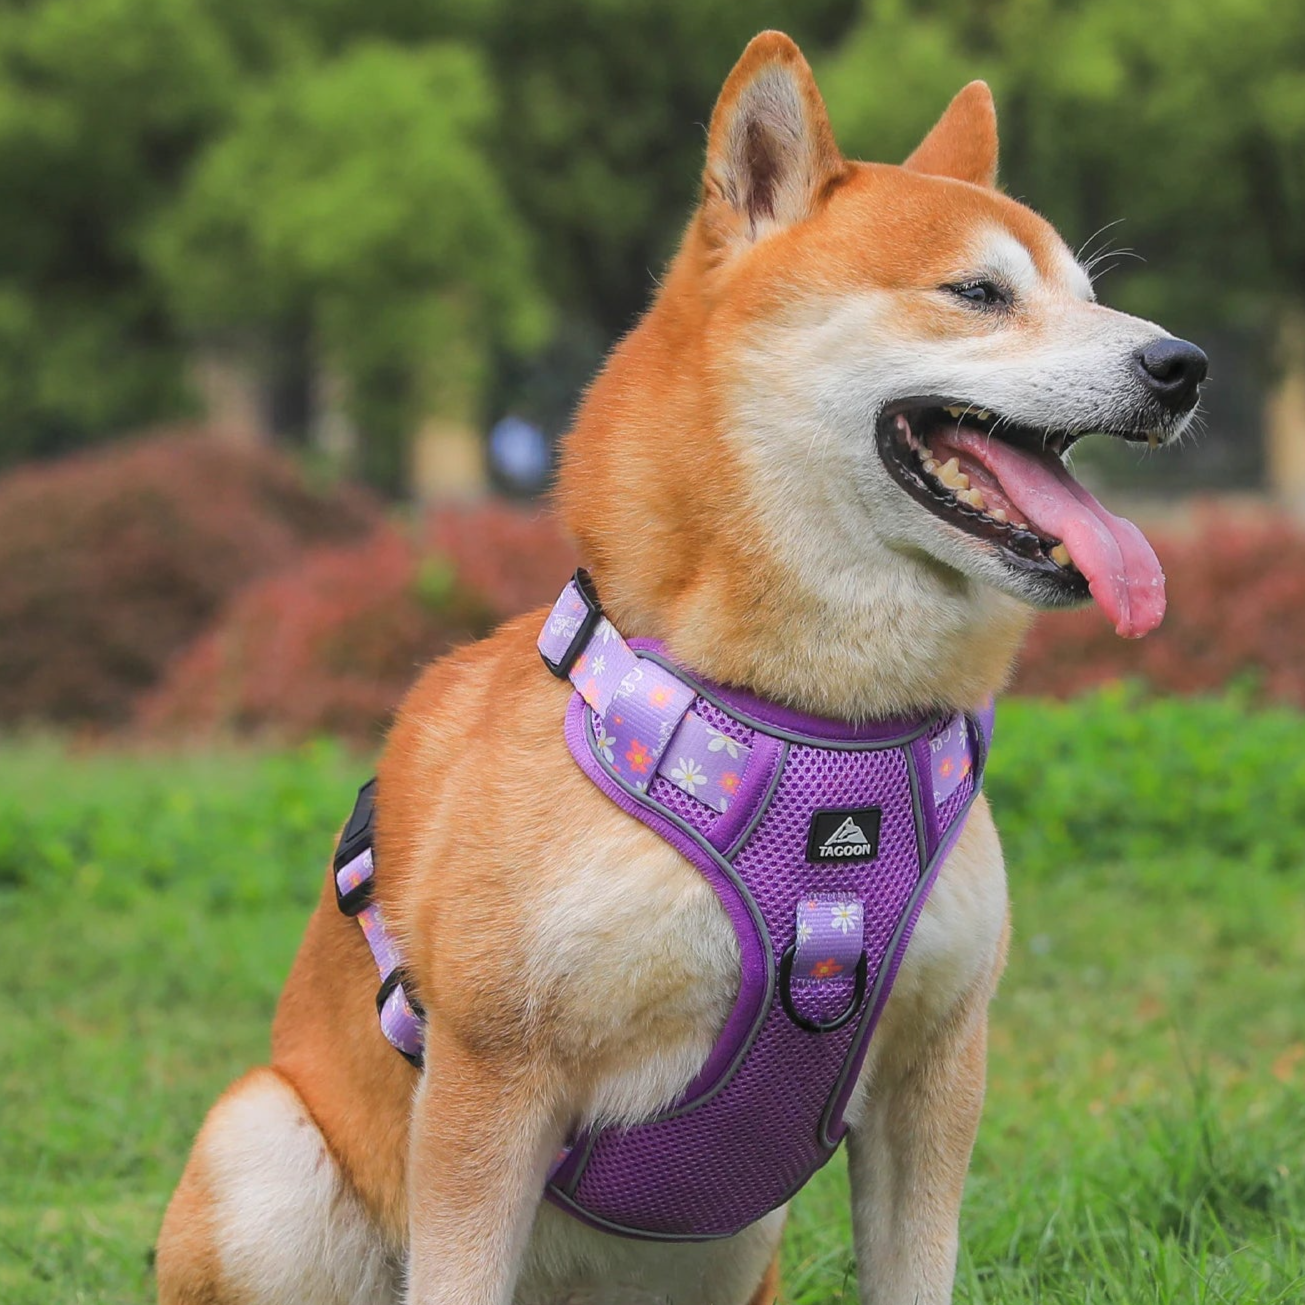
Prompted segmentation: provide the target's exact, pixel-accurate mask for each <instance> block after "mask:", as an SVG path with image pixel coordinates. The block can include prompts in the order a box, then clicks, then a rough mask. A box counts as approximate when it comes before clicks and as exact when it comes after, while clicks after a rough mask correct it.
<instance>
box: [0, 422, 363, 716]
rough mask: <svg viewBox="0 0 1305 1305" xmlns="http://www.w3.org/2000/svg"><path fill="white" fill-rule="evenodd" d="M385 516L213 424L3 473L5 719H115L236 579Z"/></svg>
mask: <svg viewBox="0 0 1305 1305" xmlns="http://www.w3.org/2000/svg"><path fill="white" fill-rule="evenodd" d="M376 519H377V516H376V510H375V509H374V507H373V506H372V505H371V501H370V500H369V499H368V498H366V497H365V496H364V497H359V496H358V495H350V496H347V497H346V496H344V495H341V494H339V493H335V492H323V491H318V490H315V489H312V488H311V487H309V486H308V485H307V484H306V483H305V482H304V480H303V478H302V477H301V476H300V475H299V474H298V471H297V470H296V468H295V466H294V464H293V463H291V462H290V461H288V460H287V459H285V458H283V457H280V456H278V455H276V454H274V453H272V452H269V451H267V450H261V449H246V448H237V447H232V446H230V445H227V444H222V443H218V442H216V441H214V440H213V439H211V438H208V437H205V436H204V435H202V434H199V433H189V434H172V435H162V436H154V437H151V438H147V439H141V440H138V441H133V442H131V443H126V444H118V445H114V446H111V447H108V448H104V449H100V450H97V451H95V452H92V453H87V454H84V455H80V456H77V457H73V458H68V459H66V460H64V461H62V462H59V463H53V464H49V465H45V466H35V467H26V468H22V469H20V470H18V471H15V472H13V473H11V474H10V475H8V476H6V477H4V479H3V480H0V721H5V722H20V721H30V720H44V721H56V722H62V723H79V724H86V723H91V724H109V723H113V722H116V721H120V720H122V719H124V718H126V717H127V716H128V715H129V713H130V710H131V705H132V702H133V699H134V698H135V697H136V695H137V694H138V693H140V692H141V691H142V690H143V689H145V688H148V687H149V686H150V685H152V684H154V683H155V682H156V681H157V680H158V678H159V676H160V674H161V673H162V670H163V667H164V666H165V665H166V664H167V662H168V661H169V660H170V659H171V658H172V657H173V656H174V655H175V654H176V653H177V651H178V650H179V649H180V648H182V647H183V646H184V645H186V644H188V643H189V642H190V641H191V640H193V639H194V638H195V636H196V635H197V634H198V633H199V632H200V631H201V630H202V629H203V628H204V627H205V626H206V625H207V624H208V622H209V621H210V620H211V619H212V618H213V616H214V614H215V613H216V611H217V610H218V608H219V607H220V606H221V605H222V603H223V602H224V601H225V600H226V599H227V598H228V596H229V595H231V594H232V593H233V592H234V591H235V590H237V589H238V588H240V587H241V586H243V585H244V584H246V583H247V582H248V581H249V580H251V579H253V578H254V577H256V576H259V575H261V574H264V573H265V572H267V571H270V570H272V569H274V568H276V567H280V566H283V565H285V564H286V563H287V562H289V561H290V560H292V559H293V558H295V557H297V556H298V555H299V554H300V553H301V552H302V551H303V549H304V548H305V547H306V546H309V545H313V544H320V543H324V542H328V541H333V540H346V539H350V538H356V537H358V536H359V535H361V534H363V533H364V532H366V531H367V530H369V529H371V528H372V526H373V525H374V523H375V521H376Z"/></svg>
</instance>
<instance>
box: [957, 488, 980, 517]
mask: <svg viewBox="0 0 1305 1305" xmlns="http://www.w3.org/2000/svg"><path fill="white" fill-rule="evenodd" d="M956 497H957V498H958V499H960V501H961V502H962V503H965V504H968V505H969V506H970V507H972V508H978V509H979V511H980V512H982V511H983V507H984V503H983V495H982V494H981V493H979V491H978V490H977V489H963V490H961V492H960V493H959V494H957V495H956Z"/></svg>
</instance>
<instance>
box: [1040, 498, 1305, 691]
mask: <svg viewBox="0 0 1305 1305" xmlns="http://www.w3.org/2000/svg"><path fill="white" fill-rule="evenodd" d="M1152 543H1154V544H1155V545H1156V552H1157V553H1158V554H1159V555H1160V560H1161V562H1162V563H1163V564H1164V569H1165V575H1166V578H1167V591H1168V597H1169V608H1168V612H1167V614H1166V616H1165V620H1164V624H1163V625H1162V626H1161V627H1160V629H1159V630H1157V631H1156V632H1155V633H1154V634H1152V635H1148V636H1147V638H1145V639H1142V640H1140V641H1138V642H1136V643H1133V642H1129V641H1127V640H1123V639H1120V638H1118V637H1117V636H1116V635H1115V633H1114V631H1113V630H1112V629H1111V628H1110V625H1109V623H1108V622H1107V621H1106V620H1105V619H1104V618H1103V617H1102V615H1101V613H1100V612H1098V611H1095V610H1091V609H1089V610H1085V611H1081V612H1062V613H1058V614H1056V615H1054V616H1043V617H1040V618H1039V620H1038V623H1037V625H1036V626H1035V628H1034V631H1033V634H1032V636H1031V637H1030V639H1029V641H1028V644H1027V646H1026V648H1025V650H1024V653H1023V655H1022V656H1021V658H1020V666H1019V674H1018V676H1017V678H1016V682H1015V686H1014V687H1015V691H1016V692H1017V693H1036V694H1051V695H1053V696H1056V697H1067V696H1069V695H1070V694H1073V693H1078V692H1080V691H1082V690H1084V689H1088V688H1091V687H1093V686H1095V685H1099V684H1102V683H1105V682H1106V681H1108V680H1116V679H1122V678H1131V679H1139V680H1141V681H1143V682H1144V683H1145V684H1147V685H1148V686H1149V687H1150V688H1152V689H1154V690H1156V691H1157V692H1161V693H1176V694H1193V693H1211V692H1216V691H1218V690H1219V689H1221V688H1223V687H1224V686H1225V685H1227V684H1229V683H1230V682H1232V681H1235V680H1245V681H1247V682H1249V683H1250V684H1251V685H1253V686H1254V687H1255V688H1256V689H1257V690H1258V692H1259V693H1260V695H1261V696H1263V697H1264V698H1266V699H1271V700H1273V701H1278V702H1288V703H1294V704H1295V705H1297V706H1300V707H1305V531H1303V530H1302V529H1301V527H1300V526H1299V524H1297V523H1295V522H1293V521H1292V520H1291V519H1290V518H1288V517H1283V516H1274V515H1272V514H1268V515H1265V516H1262V517H1258V518H1255V519H1247V518H1242V517H1233V516H1231V515H1229V514H1227V513H1222V512H1218V511H1215V510H1205V511H1203V512H1202V513H1201V514H1200V515H1198V517H1197V519H1196V523H1195V528H1194V529H1192V530H1190V531H1184V532H1183V533H1181V534H1173V535H1168V536H1165V535H1161V536H1158V537H1153V538H1152Z"/></svg>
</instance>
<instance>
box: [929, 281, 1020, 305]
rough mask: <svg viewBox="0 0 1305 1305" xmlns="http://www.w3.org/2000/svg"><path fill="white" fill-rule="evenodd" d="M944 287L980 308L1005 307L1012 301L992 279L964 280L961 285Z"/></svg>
mask: <svg viewBox="0 0 1305 1305" xmlns="http://www.w3.org/2000/svg"><path fill="white" fill-rule="evenodd" d="M943 288H944V289H945V290H949V291H951V293H952V294H954V295H956V296H957V297H958V298H960V299H964V300H965V302H966V303H968V304H975V305H976V306H978V307H979V308H997V307H1002V308H1004V307H1005V306H1006V305H1007V304H1009V303H1010V299H1009V298H1008V297H1007V295H1006V293H1005V291H1003V290H1002V289H1001V287H1000V286H997V285H994V284H993V283H992V282H991V281H964V282H962V283H961V284H960V285H949V286H944V287H943Z"/></svg>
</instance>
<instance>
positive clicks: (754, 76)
mask: <svg viewBox="0 0 1305 1305" xmlns="http://www.w3.org/2000/svg"><path fill="white" fill-rule="evenodd" d="M845 168H846V164H845V163H844V162H843V157H842V155H841V154H840V153H839V152H838V146H837V145H836V144H835V143H834V132H833V129H832V128H831V127H830V125H829V115H828V114H827V113H826V112H825V102H824V100H822V99H821V98H820V92H819V90H817V89H816V79H815V78H814V77H813V76H812V74H811V69H810V67H809V66H808V65H807V61H806V60H805V59H804V58H803V57H802V51H801V50H799V49H798V48H797V46H796V45H795V44H794V43H793V42H792V41H791V40H790V39H789V38H788V37H787V36H785V35H784V33H783V32H762V33H761V35H760V36H757V37H754V38H753V39H752V41H750V42H749V44H748V47H747V49H746V50H744V51H743V54H742V57H741V58H740V59H739V61H738V63H737V64H735V65H734V71H733V72H731V73H730V75H729V77H728V78H726V81H725V85H724V87H723V88H722V89H721V93H720V98H719V99H718V100H717V101H716V108H715V110H714V112H713V113H712V115H711V127H710V129H709V130H708V133H707V164H706V168H705V170H704V172H703V178H702V210H701V213H702V219H703V222H704V226H705V230H706V231H707V234H708V237H709V239H711V240H712V242H713V243H718V244H735V243H744V242H751V241H755V240H757V239H759V238H761V237H762V236H765V235H768V234H769V233H770V232H772V231H776V230H779V229H781V228H783V227H786V226H790V225H792V224H793V223H794V222H800V221H801V220H802V219H803V218H805V217H809V216H810V215H811V214H812V213H813V212H814V211H815V210H816V208H817V207H818V205H819V203H820V200H821V198H822V196H823V195H824V193H825V192H826V190H827V189H828V187H829V185H830V184H831V183H832V182H833V181H835V180H836V179H837V178H838V177H840V176H841V175H842V174H843V171H844V170H845Z"/></svg>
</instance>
